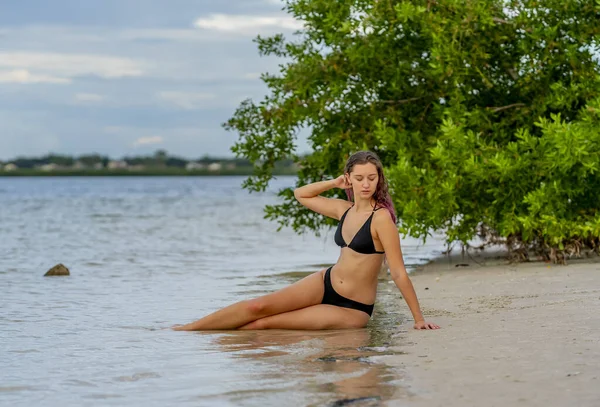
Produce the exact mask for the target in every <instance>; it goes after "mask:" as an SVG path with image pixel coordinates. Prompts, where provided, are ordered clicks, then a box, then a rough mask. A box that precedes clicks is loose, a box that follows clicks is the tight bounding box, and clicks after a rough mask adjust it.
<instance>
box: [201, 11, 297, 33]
mask: <svg viewBox="0 0 600 407" xmlns="http://www.w3.org/2000/svg"><path fill="white" fill-rule="evenodd" d="M195 26H196V27H198V28H204V29H207V30H216V31H225V32H232V33H241V34H251V35H255V34H257V33H258V31H263V30H265V29H284V30H299V29H301V28H302V27H303V26H304V25H303V23H302V22H301V21H298V20H296V19H294V18H293V17H291V16H285V15H284V16H281V15H273V16H250V15H231V14H230V15H228V14H211V15H209V16H208V17H207V18H199V19H198V20H196V23H195Z"/></svg>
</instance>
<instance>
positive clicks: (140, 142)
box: [133, 136, 163, 147]
mask: <svg viewBox="0 0 600 407" xmlns="http://www.w3.org/2000/svg"><path fill="white" fill-rule="evenodd" d="M162 142H163V138H162V137H160V136H151V137H140V138H138V139H137V140H136V141H134V142H133V146H134V147H138V146H144V145H148V144H161V143H162Z"/></svg>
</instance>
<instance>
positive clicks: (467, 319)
mask: <svg viewBox="0 0 600 407" xmlns="http://www.w3.org/2000/svg"><path fill="white" fill-rule="evenodd" d="M457 264H468V266H459V267H456V265H457ZM411 279H412V281H413V283H414V286H415V289H416V291H417V294H418V296H419V300H420V302H421V306H422V309H423V311H424V314H425V318H426V319H427V320H431V321H433V322H435V323H437V324H439V325H441V326H442V329H440V330H436V331H416V330H414V329H412V321H406V323H405V324H404V328H405V329H406V333H405V334H404V335H405V338H404V339H405V340H406V342H405V343H406V345H403V346H402V349H401V350H403V351H404V352H406V354H403V355H397V356H389V357H386V358H387V359H386V360H385V363H387V364H390V365H395V366H397V367H399V368H400V369H402V370H403V371H404V372H405V379H404V381H403V386H405V389H406V390H407V393H405V394H406V395H405V396H402V397H401V398H396V400H393V401H392V400H390V401H389V402H388V403H387V405H390V406H396V405H409V406H428V407H432V406H445V407H451V406H545V407H549V406H600V260H599V259H598V258H590V259H586V260H571V261H569V265H567V266H561V265H553V264H548V263H544V262H531V263H522V264H518V265H516V264H508V262H507V261H505V260H503V259H498V258H497V257H495V256H490V255H487V256H486V257H485V258H484V257H481V256H477V257H473V258H470V257H469V256H466V257H464V258H463V257H462V256H454V257H452V258H450V259H448V258H447V257H444V258H440V259H436V260H434V261H433V262H431V263H430V264H428V265H426V266H423V267H422V268H421V269H419V270H418V271H416V272H414V273H413V274H411ZM398 301H400V302H401V303H399V306H400V307H404V308H406V304H405V303H403V302H402V301H403V300H401V299H399V300H398ZM406 312H408V310H407V309H406ZM409 315H410V314H409Z"/></svg>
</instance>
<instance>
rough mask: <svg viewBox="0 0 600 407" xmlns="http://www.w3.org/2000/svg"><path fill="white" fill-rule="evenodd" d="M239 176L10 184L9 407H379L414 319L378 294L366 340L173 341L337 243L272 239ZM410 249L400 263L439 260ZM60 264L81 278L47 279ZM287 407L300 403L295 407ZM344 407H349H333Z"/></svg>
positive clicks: (406, 245) (396, 383)
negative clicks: (405, 326)
mask: <svg viewBox="0 0 600 407" xmlns="http://www.w3.org/2000/svg"><path fill="white" fill-rule="evenodd" d="M243 179H244V178H243V177H194V178H187V177H181V178H173V177H151V178H146V177H139V178H137V177H131V178H111V177H106V178H95V177H90V178H0V203H1V204H0V344H1V347H0V404H2V405H9V404H10V405H15V406H18V405H22V406H30V405H34V404H35V405H61V406H70V405H73V406H85V405H119V406H120V405H129V406H135V405H139V406H141V405H144V406H153V405H156V406H164V405H170V404H174V403H178V404H181V405H194V406H202V405H207V406H213V405H223V406H229V405H236V406H237V405H244V406H270V405H276V406H280V405H282V404H285V405H327V404H330V405H344V403H345V402H344V401H343V400H353V402H352V405H353V406H356V405H380V404H381V403H383V402H385V401H386V400H389V399H392V398H394V397H398V396H399V395H401V394H403V392H404V391H405V390H404V389H403V387H402V380H403V377H404V374H405V372H401V371H399V370H398V369H396V368H394V367H392V366H388V365H386V364H385V363H384V362H383V360H385V358H380V356H381V355H389V354H397V353H398V352H401V348H402V346H403V332H402V331H400V328H399V327H398V326H399V324H401V323H402V322H403V321H404V319H405V318H406V317H407V315H409V312H408V309H407V308H406V305H405V304H404V303H403V300H401V299H399V292H398V290H397V289H396V288H395V286H394V285H393V284H389V282H388V281H385V280H382V281H381V282H380V288H379V294H378V300H377V303H376V307H375V314H374V317H373V319H372V320H371V322H370V323H369V326H368V327H367V328H366V329H360V330H351V331H326V332H298V331H264V332H257V331H254V332H241V331H240V332H235V331H231V332H218V333H197V332H174V331H171V330H165V329H161V328H165V327H168V326H171V325H173V324H175V323H186V322H190V321H193V320H196V319H198V318H200V317H201V316H203V315H206V314H207V313H209V312H212V311H214V310H217V309H219V308H221V307H223V306H225V305H228V304H231V303H232V302H235V301H239V300H242V299H248V298H253V297H256V296H259V295H263V294H266V293H268V292H272V291H274V290H277V289H279V288H282V287H284V286H286V285H288V284H290V283H292V282H294V281H296V280H297V279H299V278H301V277H303V276H305V275H307V274H309V273H311V272H314V271H317V270H319V269H321V268H323V267H326V266H328V265H331V264H332V263H333V262H335V260H336V259H337V256H338V254H339V248H338V247H337V246H335V244H334V243H333V231H329V232H328V233H325V234H324V235H323V236H322V237H320V238H317V237H315V236H314V235H312V234H306V235H302V236H298V235H296V234H295V233H294V232H293V231H292V230H290V229H283V230H282V231H280V232H276V229H277V224H276V223H274V222H269V221H266V220H264V219H263V212H262V210H263V207H264V205H266V204H273V203H276V202H277V197H276V191H277V190H279V189H280V188H283V187H286V186H292V185H293V184H294V178H293V177H281V178H279V179H277V180H275V181H274V182H273V183H272V184H271V187H270V188H269V190H268V191H267V192H265V193H261V194H255V193H253V194H249V193H248V192H247V191H245V190H242V189H241V188H240V184H241V182H242V181H243ZM441 249H442V248H441V243H440V241H439V240H434V241H432V242H431V243H429V244H428V245H426V246H422V245H419V244H418V242H415V241H411V240H410V239H405V240H403V253H404V258H405V262H406V264H407V266H408V268H409V269H410V268H411V267H414V265H416V264H419V263H422V262H424V261H426V259H428V258H430V257H432V256H434V255H436V254H439V252H440V251H441ZM57 263H63V264H65V265H66V266H67V267H68V268H69V269H70V270H71V276H70V277H54V278H44V277H43V274H44V273H45V272H46V271H47V270H48V269H49V268H50V267H52V266H53V265H55V264H57ZM284 400H289V401H290V402H289V403H287V402H285V401H284ZM335 403H338V404H335Z"/></svg>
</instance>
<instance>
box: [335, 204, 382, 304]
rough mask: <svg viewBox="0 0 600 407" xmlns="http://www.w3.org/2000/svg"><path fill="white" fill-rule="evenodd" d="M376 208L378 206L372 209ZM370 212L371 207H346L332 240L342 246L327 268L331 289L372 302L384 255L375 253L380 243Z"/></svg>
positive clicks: (358, 299) (379, 248)
mask: <svg viewBox="0 0 600 407" xmlns="http://www.w3.org/2000/svg"><path fill="white" fill-rule="evenodd" d="M377 209H379V208H376V209H375V210H377ZM374 216H375V211H373V212H370V213H354V210H353V209H349V210H348V211H347V212H346V213H345V216H343V217H342V218H341V219H340V223H339V224H338V230H337V231H336V234H337V236H336V239H335V240H336V243H337V244H338V245H340V243H342V246H344V247H342V248H341V252H340V256H339V258H338V260H337V262H336V264H335V265H334V266H333V268H332V269H331V282H332V285H333V287H334V289H335V290H336V291H337V292H338V293H339V294H340V295H342V296H344V297H346V298H350V299H353V300H355V301H359V302H362V303H364V304H373V303H374V302H375V297H376V294H377V277H378V275H379V270H380V269H381V263H382V261H383V256H384V255H383V254H382V253H375V251H377V252H382V251H383V247H382V245H381V242H380V241H379V240H378V239H377V237H376V233H375V230H374V226H373V223H372V218H373V217H374ZM371 242H372V244H371ZM346 243H347V245H346ZM349 246H350V247H349ZM352 247H353V248H354V249H356V250H360V251H363V253H361V252H358V251H355V250H353V248H352Z"/></svg>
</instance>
